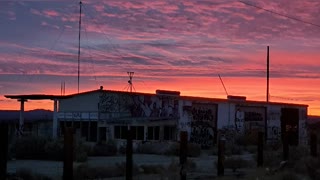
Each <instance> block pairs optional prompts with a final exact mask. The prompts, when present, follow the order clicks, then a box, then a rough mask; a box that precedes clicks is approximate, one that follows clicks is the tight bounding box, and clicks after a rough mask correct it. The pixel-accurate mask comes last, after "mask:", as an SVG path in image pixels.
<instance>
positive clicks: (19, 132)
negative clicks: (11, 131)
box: [17, 99, 27, 137]
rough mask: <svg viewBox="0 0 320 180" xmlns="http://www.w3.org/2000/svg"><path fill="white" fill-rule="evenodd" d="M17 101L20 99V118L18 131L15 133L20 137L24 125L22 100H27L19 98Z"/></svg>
mask: <svg viewBox="0 0 320 180" xmlns="http://www.w3.org/2000/svg"><path fill="white" fill-rule="evenodd" d="M18 101H20V118H19V128H18V132H17V135H18V136H19V137H20V136H22V135H23V127H24V117H23V114H24V102H26V101H27V100H25V99H19V100H18Z"/></svg>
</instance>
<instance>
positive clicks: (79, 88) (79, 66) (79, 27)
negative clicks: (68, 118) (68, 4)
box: [78, 1, 82, 93]
mask: <svg viewBox="0 0 320 180" xmlns="http://www.w3.org/2000/svg"><path fill="white" fill-rule="evenodd" d="M79 5H80V16H79V44H78V93H79V91H80V87H79V84H80V38H81V13H82V2H81V1H80V3H79Z"/></svg>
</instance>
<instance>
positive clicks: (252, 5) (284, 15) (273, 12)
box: [239, 1, 320, 28]
mask: <svg viewBox="0 0 320 180" xmlns="http://www.w3.org/2000/svg"><path fill="white" fill-rule="evenodd" d="M239 2H241V3H243V4H245V5H248V6H251V7H254V8H257V9H261V10H264V11H267V12H269V13H272V14H276V15H278V16H283V17H286V18H288V19H292V20H295V21H299V22H302V23H305V24H309V25H312V26H316V27H318V28H320V25H318V24H315V23H312V22H308V21H305V20H302V19H299V18H295V17H292V16H288V15H286V14H282V13H279V12H275V11H272V10H269V9H265V8H263V7H260V6H257V5H254V4H251V3H248V2H244V1H239Z"/></svg>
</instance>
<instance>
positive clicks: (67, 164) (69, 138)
mask: <svg viewBox="0 0 320 180" xmlns="http://www.w3.org/2000/svg"><path fill="white" fill-rule="evenodd" d="M63 180H73V128H70V127H65V128H64V158H63Z"/></svg>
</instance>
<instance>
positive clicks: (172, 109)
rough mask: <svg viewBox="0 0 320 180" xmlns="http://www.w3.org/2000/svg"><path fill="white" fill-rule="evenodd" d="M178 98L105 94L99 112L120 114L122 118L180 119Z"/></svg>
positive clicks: (101, 99)
mask: <svg viewBox="0 0 320 180" xmlns="http://www.w3.org/2000/svg"><path fill="white" fill-rule="evenodd" d="M178 108H179V101H178V97H172V96H164V95H162V96H155V95H137V94H125V93H121V94H120V93H107V92H105V93H103V94H102V95H101V96H100V101H99V111H100V112H102V113H119V116H120V117H178V116H179V113H178V111H179V109H178Z"/></svg>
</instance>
